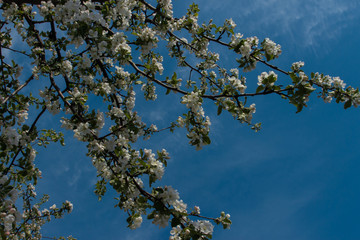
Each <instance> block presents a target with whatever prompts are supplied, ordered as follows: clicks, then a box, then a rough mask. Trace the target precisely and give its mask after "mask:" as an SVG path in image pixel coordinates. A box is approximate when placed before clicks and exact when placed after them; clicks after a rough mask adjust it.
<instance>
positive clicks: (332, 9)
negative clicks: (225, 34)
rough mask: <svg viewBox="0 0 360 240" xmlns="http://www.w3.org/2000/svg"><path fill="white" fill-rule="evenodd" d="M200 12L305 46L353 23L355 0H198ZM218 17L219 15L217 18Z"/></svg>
mask: <svg viewBox="0 0 360 240" xmlns="http://www.w3.org/2000/svg"><path fill="white" fill-rule="evenodd" d="M198 2H199V4H200V9H201V10H202V14H204V15H206V16H209V17H210V18H212V17H215V13H216V20H219V18H221V17H223V18H233V19H234V20H235V21H236V23H237V24H238V28H237V29H238V31H240V32H242V33H244V34H245V35H252V34H254V35H259V36H260V37H264V36H269V35H270V37H271V36H272V37H279V36H280V37H281V35H283V36H284V35H286V36H287V37H289V36H290V37H291V39H292V40H293V41H294V43H296V44H297V45H299V43H300V44H301V45H303V46H305V47H308V46H311V45H320V44H322V43H323V41H328V40H333V39H336V37H337V36H338V35H339V34H341V32H342V31H343V30H344V29H345V28H347V27H349V26H351V25H354V24H357V22H358V20H359V18H360V15H359V14H358V12H359V9H360V3H359V2H358V1H351V0H348V1H336V0H317V1H310V0H304V1H298V0H286V1H284V0H268V1H263V0H242V1H225V2H223V1H222V2H220V1H211V2H209V1H204V0H201V1H198ZM221 20H222V19H221Z"/></svg>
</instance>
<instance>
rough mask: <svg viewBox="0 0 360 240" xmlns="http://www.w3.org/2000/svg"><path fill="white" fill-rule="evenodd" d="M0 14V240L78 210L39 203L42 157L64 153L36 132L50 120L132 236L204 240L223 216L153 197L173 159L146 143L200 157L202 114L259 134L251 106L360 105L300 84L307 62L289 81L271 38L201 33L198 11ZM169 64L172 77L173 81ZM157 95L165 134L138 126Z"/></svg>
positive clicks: (225, 29)
mask: <svg viewBox="0 0 360 240" xmlns="http://www.w3.org/2000/svg"><path fill="white" fill-rule="evenodd" d="M1 13H2V18H1V21H0V24H1V33H0V34H1V48H0V61H1V62H0V69H1V83H0V102H1V108H0V111H1V116H0V129H1V136H0V148H1V151H0V157H1V162H0V186H1V190H0V214H1V215H0V219H1V222H0V235H1V237H2V238H3V239H41V238H42V235H41V226H42V225H43V224H45V223H46V222H48V221H50V220H51V219H52V218H60V217H63V215H64V214H65V213H70V212H71V211H72V209H73V205H72V203H71V202H69V201H66V202H64V203H63V205H62V206H56V205H52V206H51V207H50V208H48V209H47V208H43V207H42V205H43V204H45V203H46V202H47V201H48V200H49V196H47V195H44V196H42V197H39V196H37V194H36V191H35V186H36V185H37V182H38V180H40V178H41V174H42V173H41V169H39V168H38V167H37V165H36V154H37V151H38V149H39V148H40V147H46V146H47V145H48V144H50V143H51V142H59V143H60V144H62V145H64V144H65V142H64V138H63V133H62V132H60V131H57V130H54V129H51V128H49V129H48V128H46V129H41V128H39V122H40V121H41V120H42V117H43V116H44V115H45V114H46V113H50V114H52V115H54V118H55V115H56V116H57V117H59V118H61V121H60V122H59V125H61V127H62V128H63V129H64V130H66V131H69V130H70V131H72V132H73V134H74V137H75V138H76V139H77V140H79V141H81V142H84V143H86V145H87V150H88V152H87V156H88V157H89V159H91V161H92V164H93V165H94V167H95V168H96V169H97V172H98V181H97V183H96V185H95V194H96V195H97V196H98V198H99V199H101V198H102V197H103V196H104V194H106V191H107V188H109V187H111V188H113V189H114V190H115V191H116V193H117V195H116V196H115V198H116V202H115V205H116V207H118V208H120V209H122V210H123V211H124V214H126V215H127V217H128V218H127V224H128V227H129V228H131V229H136V228H139V227H140V226H141V223H142V221H143V217H145V218H148V219H150V220H151V221H152V223H154V224H156V225H159V226H160V227H166V226H168V225H170V227H171V230H170V239H172V240H178V239H211V238H212V234H213V230H214V225H220V226H222V227H223V228H224V229H227V228H230V225H231V220H230V215H229V214H228V213H225V212H221V213H220V214H219V216H203V215H202V214H201V213H200V207H199V206H188V205H187V204H186V203H185V202H184V201H183V200H182V199H181V198H180V195H179V192H178V191H177V190H176V189H175V187H172V186H168V185H165V186H160V185H159V184H158V181H159V180H160V179H161V178H162V177H163V175H164V174H165V168H166V167H167V163H168V160H169V159H170V155H169V153H168V152H167V151H166V150H165V149H147V148H145V147H142V144H143V143H144V142H146V141H151V140H152V137H153V136H154V135H156V134H159V133H160V132H165V131H167V132H171V133H173V132H175V131H177V130H178V129H179V128H184V129H185V130H186V132H187V134H186V136H187V138H188V141H189V144H190V145H192V146H194V148H196V149H197V150H200V149H201V148H203V147H204V146H205V145H208V144H210V143H211V139H210V136H209V133H210V129H211V128H210V126H211V121H210V118H209V117H208V115H207V114H206V113H205V110H204V105H205V104H215V106H216V108H217V115H220V114H223V113H224V112H228V113H229V114H230V115H231V116H232V117H233V118H234V120H236V121H239V123H241V124H246V125H248V126H249V127H250V128H251V129H253V130H254V131H259V130H260V128H261V124H260V123H254V122H253V121H252V118H253V114H255V112H256V105H255V103H254V102H253V99H254V98H255V97H256V96H265V95H277V96H279V97H280V98H282V99H284V101H287V102H289V103H290V104H292V105H294V107H295V108H296V111H297V112H301V111H302V110H303V108H304V107H306V106H307V103H308V100H309V96H310V95H311V94H313V95H317V96H319V97H320V98H322V99H323V100H324V101H325V102H331V101H336V102H337V103H341V104H343V106H344V108H349V107H352V106H354V107H357V105H358V104H359V103H360V94H359V90H358V89H355V88H352V87H350V86H346V84H345V83H344V81H343V80H341V79H340V78H339V77H331V76H328V75H326V74H322V73H318V72H314V73H305V72H304V71H303V70H302V67H303V66H304V62H302V61H299V62H295V63H292V64H290V65H289V67H288V69H286V70H283V69H280V68H278V67H277V66H275V65H273V64H272V61H273V60H274V59H277V58H279V57H280V55H281V52H282V50H281V46H280V45H279V44H277V43H275V42H274V41H272V40H270V39H269V38H265V39H258V38H257V37H255V36H254V37H244V36H243V34H241V33H238V32H236V24H235V23H234V21H233V20H232V19H227V20H225V22H224V23H223V24H222V25H216V24H214V23H213V21H209V22H205V23H200V22H198V18H199V8H198V6H197V5H196V4H192V5H190V6H189V8H188V10H187V13H186V14H185V15H184V16H176V14H174V13H173V7H172V3H171V0H158V1H145V0H109V1H106V0H94V1H80V0H58V1H47V2H45V1H27V0H18V1H15V0H13V1H12V0H3V1H2V2H1ZM14 39H21V41H16V43H13V42H14ZM218 46H219V47H222V48H224V49H226V50H227V51H228V52H229V54H230V53H231V54H234V55H236V57H235V59H234V60H233V61H234V64H236V66H237V67H236V68H232V69H226V68H224V66H222V63H221V61H220V55H219V53H217V52H216V51H215V50H214V49H216V47H218ZM6 52H12V53H14V54H16V56H17V57H15V58H12V57H8V56H7V55H6V54H5V53H6ZM170 64H173V65H177V69H178V70H176V71H175V72H172V73H169V71H167V70H166V68H167V67H168V65H170ZM260 64H261V65H263V66H264V67H266V68H267V69H268V70H267V71H264V72H262V73H260V74H259V76H258V77H257V81H251V82H250V83H248V81H247V79H246V73H247V72H249V71H252V70H254V69H255V68H256V67H257V65H260ZM184 72H186V74H183V73H184ZM157 94H161V95H173V94H177V96H178V101H179V104H180V105H183V106H184V109H185V110H184V111H183V113H182V114H181V115H180V116H174V119H173V120H172V121H170V122H169V123H168V125H166V126H161V127H158V126H156V125H155V124H153V123H151V122H145V121H143V120H142V116H141V115H140V114H139V113H138V112H137V111H136V107H135V103H136V102H135V99H136V96H139V95H143V98H144V99H145V100H147V101H156V99H157ZM164 111H166V109H164ZM69 239H72V237H69Z"/></svg>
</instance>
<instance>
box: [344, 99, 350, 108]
mask: <svg viewBox="0 0 360 240" xmlns="http://www.w3.org/2000/svg"><path fill="white" fill-rule="evenodd" d="M349 107H351V100H347V101H346V102H345V104H344V109H347V108H349Z"/></svg>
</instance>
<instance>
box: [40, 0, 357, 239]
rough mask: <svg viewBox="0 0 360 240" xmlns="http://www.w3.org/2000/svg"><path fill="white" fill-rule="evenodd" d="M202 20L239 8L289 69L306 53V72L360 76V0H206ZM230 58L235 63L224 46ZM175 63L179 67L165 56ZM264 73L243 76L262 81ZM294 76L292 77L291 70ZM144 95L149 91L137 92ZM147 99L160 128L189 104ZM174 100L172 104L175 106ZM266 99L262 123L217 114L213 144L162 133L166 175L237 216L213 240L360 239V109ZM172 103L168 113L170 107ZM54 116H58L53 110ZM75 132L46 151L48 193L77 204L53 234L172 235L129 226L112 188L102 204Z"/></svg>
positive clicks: (209, 205) (147, 113)
mask: <svg viewBox="0 0 360 240" xmlns="http://www.w3.org/2000/svg"><path fill="white" fill-rule="evenodd" d="M191 2H192V1H187V0H183V1H180V0H176V1H175V2H174V12H175V14H177V13H183V12H184V11H185V7H186V6H188V5H189V4H191ZM196 2H197V3H198V4H199V7H200V10H201V11H200V15H201V19H203V20H208V19H210V18H213V19H214V21H215V22H216V23H221V22H222V21H223V20H224V19H225V18H232V19H233V20H234V21H235V22H236V23H237V25H238V26H237V28H236V30H237V31H238V32H241V33H243V34H244V35H245V36H258V37H259V38H260V39H263V38H265V37H269V38H270V39H272V40H274V41H275V42H277V43H279V44H280V45H281V46H282V50H283V54H282V55H281V56H280V59H279V60H277V61H276V62H275V64H276V65H278V66H281V67H282V68H283V69H285V70H288V69H289V66H290V65H291V63H292V62H295V61H299V60H303V61H304V62H305V67H304V70H305V71H306V72H307V73H310V72H312V71H314V72H323V73H326V74H329V75H332V76H340V77H341V78H342V79H343V80H345V81H346V82H347V83H348V84H350V85H352V86H360V79H359V77H358V75H357V74H358V73H357V71H358V69H359V67H358V66H360V60H359V58H358V57H357V54H358V53H359V52H360V44H359V43H360V34H359V30H358V29H359V27H360V24H359V23H360V21H359V20H360V14H359V12H360V3H359V2H358V1H351V0H341V1H340V0H317V1H314V0H312V1H310V0H302V1H300V0H286V1H285V0H269V1H264V0H237V1H235V0H231V1H230V0H228V1H217V0H198V1H196ZM219 52H220V55H221V53H224V54H223V55H221V59H222V61H223V63H224V66H229V68H231V67H233V64H234V61H233V59H232V57H231V56H229V55H226V51H224V49H222V48H219ZM165 67H166V68H167V69H168V70H169V71H173V70H176V66H172V65H171V66H165ZM262 70H264V68H260V70H259V71H257V70H255V72H253V73H250V74H248V75H245V76H246V77H247V79H248V83H251V82H253V83H256V81H257V79H256V76H257V74H259V73H261V71H262ZM282 80H283V81H286V80H287V79H286V78H284V77H283V78H282ZM139 95H140V94H139ZM159 95H160V96H159V101H158V102H159V103H157V104H154V103H148V102H144V101H142V100H141V96H139V98H138V99H139V100H138V103H137V104H138V105H137V109H138V111H139V112H140V113H143V114H144V117H143V119H144V120H145V121H154V122H156V123H157V124H158V126H161V124H165V123H166V122H167V121H169V120H174V119H176V118H177V116H178V115H179V114H180V113H181V110H182V108H181V107H178V106H179V104H176V102H177V101H178V96H173V97H164V96H161V94H159ZM161 100H166V104H169V103H171V104H169V105H171V108H170V109H169V107H168V105H166V104H165V103H164V101H161ZM251 100H252V101H253V102H255V103H256V105H257V112H256V114H255V116H254V121H255V122H262V124H263V129H262V130H261V131H260V132H258V133H255V132H253V131H252V130H251V129H249V127H247V126H245V125H241V124H239V123H238V122H236V121H234V120H233V119H232V118H231V117H230V116H229V115H228V114H226V113H224V114H222V115H221V116H220V117H217V116H216V109H215V107H213V106H211V105H210V104H209V105H206V109H205V110H206V113H207V114H208V115H209V116H210V118H211V121H212V132H211V137H212V144H211V145H210V146H207V147H205V148H204V149H203V150H201V151H195V149H194V148H193V147H190V146H188V144H187V139H186V137H185V133H184V132H183V131H177V132H176V133H174V134H172V135H169V134H168V133H165V134H161V135H158V136H155V137H154V138H153V141H152V142H151V143H144V144H145V145H146V146H147V147H153V148H154V149H161V148H166V149H167V150H168V151H169V152H170V154H171V156H172V159H171V160H170V162H169V165H168V168H167V170H166V172H165V176H164V178H163V180H162V181H161V184H164V185H172V186H173V187H174V188H176V189H178V190H179V192H180V196H181V197H182V199H183V200H184V201H185V202H187V203H188V206H189V207H192V206H194V205H199V206H200V208H201V212H202V214H203V215H209V216H214V217H217V216H218V215H219V213H220V212H221V211H223V210H224V211H226V212H228V213H230V214H231V216H232V221H233V225H232V227H231V230H222V229H221V228H220V227H218V228H215V233H214V239H220V240H223V239H243V240H260V239H270V240H271V239H277V240H285V239H286V240H287V239H292V240H305V239H306V240H317V239H326V240H332V239H334V240H335V239H347V240H351V239H359V237H360V228H359V226H358V216H359V214H360V207H359V204H358V203H359V200H360V188H359V187H360V177H359V174H358V171H359V169H360V161H359V157H360V148H359V145H360V140H359V138H358V133H359V132H360V128H359V124H358V122H359V120H360V112H359V109H348V110H346V111H345V110H343V107H342V106H341V105H337V104H334V103H331V104H325V103H324V102H323V101H322V100H321V99H318V98H316V96H313V97H312V98H311V99H310V102H309V107H308V108H305V109H304V110H303V111H302V112H301V113H299V114H296V113H295V112H296V109H295V108H294V107H293V106H290V105H289V104H288V103H287V102H286V101H284V100H282V99H280V98H278V97H277V96H266V97H257V98H254V99H251ZM164 109H165V110H166V111H164ZM42 124H44V125H51V126H56V125H58V119H52V118H50V117H48V118H46V122H45V121H44V120H43V123H42ZM72 135H73V134H72V133H69V132H68V133H66V136H67V139H66V143H67V146H66V147H64V148H61V147H59V146H58V145H52V146H50V147H48V149H46V151H40V153H39V155H38V157H37V161H38V166H39V168H41V169H42V170H43V175H44V177H43V181H41V182H40V183H39V185H38V190H39V191H41V192H46V193H49V194H50V196H51V199H50V202H55V203H58V204H60V202H62V201H65V200H71V201H72V202H73V203H74V211H73V213H72V214H70V215H68V216H66V217H65V218H64V219H62V220H55V221H53V222H52V223H51V224H49V225H47V226H46V227H44V236H56V235H69V234H73V236H74V237H77V238H78V239H81V240H82V239H86V240H97V239H108V240H118V239H119V240H123V239H124V240H142V239H149V240H156V239H168V236H169V229H159V228H158V227H157V226H153V225H152V224H149V223H147V222H145V223H143V226H142V227H141V228H140V229H138V230H135V231H132V230H129V229H126V222H125V218H124V213H123V212H122V211H121V210H119V209H115V208H114V207H113V205H114V204H115V201H114V200H113V198H114V197H116V195H115V194H114V193H113V192H111V191H110V192H109V194H108V195H107V196H106V197H105V199H104V200H103V201H102V202H98V201H97V198H96V197H95V195H94V194H93V184H94V183H95V179H96V178H95V176H96V172H95V170H94V168H93V167H92V165H91V162H90V159H88V158H87V157H86V156H85V152H86V149H85V147H84V146H83V145H81V144H79V143H78V142H77V140H76V139H74V138H73V137H72Z"/></svg>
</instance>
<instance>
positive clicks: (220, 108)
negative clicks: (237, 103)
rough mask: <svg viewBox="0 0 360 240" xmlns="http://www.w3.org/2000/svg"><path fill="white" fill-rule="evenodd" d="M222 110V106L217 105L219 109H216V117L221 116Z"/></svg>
mask: <svg viewBox="0 0 360 240" xmlns="http://www.w3.org/2000/svg"><path fill="white" fill-rule="evenodd" d="M222 109H223V107H222V105H219V107H218V109H217V115H220V114H221V112H222Z"/></svg>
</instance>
